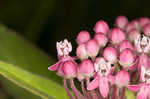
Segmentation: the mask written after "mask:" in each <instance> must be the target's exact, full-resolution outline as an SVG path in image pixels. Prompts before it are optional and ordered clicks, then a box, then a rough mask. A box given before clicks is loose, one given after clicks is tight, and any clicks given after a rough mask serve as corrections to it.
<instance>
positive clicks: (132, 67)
mask: <svg viewBox="0 0 150 99" xmlns="http://www.w3.org/2000/svg"><path fill="white" fill-rule="evenodd" d="M138 61H139V58H138V57H137V59H136V60H135V63H134V65H132V66H130V67H129V69H130V70H134V69H135V68H137V65H138Z"/></svg>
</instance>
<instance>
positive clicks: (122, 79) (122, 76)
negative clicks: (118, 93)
mask: <svg viewBox="0 0 150 99" xmlns="http://www.w3.org/2000/svg"><path fill="white" fill-rule="evenodd" d="M129 82H130V75H129V73H128V72H127V71H125V70H121V71H119V72H118V73H117V74H116V76H115V84H116V85H117V86H118V87H119V88H122V87H126V86H128V84H129Z"/></svg>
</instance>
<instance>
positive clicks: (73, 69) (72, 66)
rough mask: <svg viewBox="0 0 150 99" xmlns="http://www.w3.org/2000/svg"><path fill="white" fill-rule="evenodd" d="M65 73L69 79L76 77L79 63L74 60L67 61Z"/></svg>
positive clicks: (64, 64) (64, 68)
mask: <svg viewBox="0 0 150 99" xmlns="http://www.w3.org/2000/svg"><path fill="white" fill-rule="evenodd" d="M62 69H63V73H64V77H65V78H67V79H70V78H74V77H76V73H77V64H76V63H75V62H73V61H65V62H64V63H63V67H62Z"/></svg>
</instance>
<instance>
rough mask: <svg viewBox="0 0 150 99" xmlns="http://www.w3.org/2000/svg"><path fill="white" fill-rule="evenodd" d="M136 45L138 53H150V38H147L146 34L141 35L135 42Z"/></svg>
mask: <svg viewBox="0 0 150 99" xmlns="http://www.w3.org/2000/svg"><path fill="white" fill-rule="evenodd" d="M134 45H135V47H136V51H137V52H139V53H142V52H144V53H147V52H148V51H150V38H149V37H147V36H145V35H144V34H141V35H139V36H137V38H136V39H135V40H134Z"/></svg>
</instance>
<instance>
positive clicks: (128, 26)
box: [125, 23, 137, 33]
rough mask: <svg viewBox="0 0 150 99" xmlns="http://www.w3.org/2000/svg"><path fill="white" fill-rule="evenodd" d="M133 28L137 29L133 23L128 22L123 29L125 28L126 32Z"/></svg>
mask: <svg viewBox="0 0 150 99" xmlns="http://www.w3.org/2000/svg"><path fill="white" fill-rule="evenodd" d="M133 29H135V30H137V29H136V28H135V26H134V25H133V24H131V23H128V24H127V25H126V28H125V30H126V32H127V33H128V32H130V31H131V30H133Z"/></svg>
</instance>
